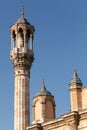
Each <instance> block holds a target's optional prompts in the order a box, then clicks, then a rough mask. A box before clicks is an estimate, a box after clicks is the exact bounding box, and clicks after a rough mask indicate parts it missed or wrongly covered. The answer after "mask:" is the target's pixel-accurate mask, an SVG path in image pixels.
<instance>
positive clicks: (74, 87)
mask: <svg viewBox="0 0 87 130" xmlns="http://www.w3.org/2000/svg"><path fill="white" fill-rule="evenodd" d="M81 93H82V82H81V80H80V78H79V76H78V74H77V72H76V69H74V74H73V78H72V79H71V82H70V100H71V111H78V110H81V109H82V95H81Z"/></svg>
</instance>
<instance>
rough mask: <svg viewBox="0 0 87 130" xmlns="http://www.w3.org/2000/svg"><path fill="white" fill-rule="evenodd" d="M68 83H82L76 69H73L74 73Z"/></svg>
mask: <svg viewBox="0 0 87 130" xmlns="http://www.w3.org/2000/svg"><path fill="white" fill-rule="evenodd" d="M70 84H79V85H82V81H81V80H80V78H79V76H78V74H77V72H76V69H74V74H73V78H72V79H71V82H70Z"/></svg>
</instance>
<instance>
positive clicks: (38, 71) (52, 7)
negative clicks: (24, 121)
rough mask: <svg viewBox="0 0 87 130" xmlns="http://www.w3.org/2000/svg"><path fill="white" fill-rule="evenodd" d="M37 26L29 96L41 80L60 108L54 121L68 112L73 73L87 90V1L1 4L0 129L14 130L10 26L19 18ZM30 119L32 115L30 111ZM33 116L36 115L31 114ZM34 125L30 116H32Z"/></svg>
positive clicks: (29, 0)
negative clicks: (23, 18) (22, 11)
mask: <svg viewBox="0 0 87 130" xmlns="http://www.w3.org/2000/svg"><path fill="white" fill-rule="evenodd" d="M22 6H24V10H25V18H27V20H28V21H29V22H30V23H31V24H33V25H34V26H35V30H36V31H35V37H34V53H35V61H34V63H33V65H32V68H31V82H30V95H31V100H30V102H31V106H30V108H32V99H33V96H34V95H35V94H36V93H37V92H38V91H39V90H40V89H41V84H42V80H44V81H45V86H46V88H47V90H49V91H50V92H52V94H53V95H54V97H55V102H56V117H59V116H60V115H61V114H65V113H67V112H69V110H70V99H69V91H68V90H69V83H70V80H71V78H72V75H73V71H74V68H76V69H77V73H78V75H79V77H80V79H81V80H82V82H83V85H84V86H86V85H87V0H8V1H6V0H2V1H1V2H0V35H1V37H0V61H1V62H0V129H2V130H6V129H8V130H13V107H14V106H13V104H14V75H13V66H12V63H11V61H10V58H9V53H10V46H11V44H10V26H11V25H12V24H14V23H15V22H16V21H17V20H18V19H19V18H20V16H21V9H22ZM31 113H32V109H31ZM31 115H32V114H31ZM31 121H32V116H31Z"/></svg>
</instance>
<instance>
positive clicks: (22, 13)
mask: <svg viewBox="0 0 87 130" xmlns="http://www.w3.org/2000/svg"><path fill="white" fill-rule="evenodd" d="M21 16H22V17H23V18H24V6H23V7H22V12H21Z"/></svg>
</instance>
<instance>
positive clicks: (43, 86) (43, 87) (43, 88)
mask: <svg viewBox="0 0 87 130" xmlns="http://www.w3.org/2000/svg"><path fill="white" fill-rule="evenodd" d="M42 90H46V88H45V84H44V80H42Z"/></svg>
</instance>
